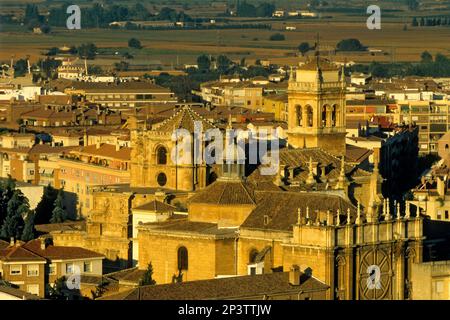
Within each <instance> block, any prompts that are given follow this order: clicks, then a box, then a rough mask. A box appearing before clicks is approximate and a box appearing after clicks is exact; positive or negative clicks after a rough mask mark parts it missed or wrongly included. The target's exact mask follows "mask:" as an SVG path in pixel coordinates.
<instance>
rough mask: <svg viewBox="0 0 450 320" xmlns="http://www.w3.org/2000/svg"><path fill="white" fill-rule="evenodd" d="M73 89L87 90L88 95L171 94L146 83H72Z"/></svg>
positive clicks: (165, 89)
mask: <svg viewBox="0 0 450 320" xmlns="http://www.w3.org/2000/svg"><path fill="white" fill-rule="evenodd" d="M70 86H71V88H73V89H77V90H85V91H86V93H103V92H111V93H122V92H130V93H133V92H167V93H169V92H170V89H167V88H164V87H161V86H158V85H156V84H153V83H150V82H144V81H142V82H141V81H132V82H120V83H105V82H79V81H73V82H71V83H70Z"/></svg>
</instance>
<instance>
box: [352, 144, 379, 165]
mask: <svg viewBox="0 0 450 320" xmlns="http://www.w3.org/2000/svg"><path fill="white" fill-rule="evenodd" d="M381 140H382V139H381ZM372 153H373V150H369V149H366V148H361V147H357V146H354V145H350V144H348V145H347V147H346V149H345V160H347V161H350V162H353V163H361V162H363V161H364V160H366V159H367V158H368V157H369V156H370V155H371V154H372Z"/></svg>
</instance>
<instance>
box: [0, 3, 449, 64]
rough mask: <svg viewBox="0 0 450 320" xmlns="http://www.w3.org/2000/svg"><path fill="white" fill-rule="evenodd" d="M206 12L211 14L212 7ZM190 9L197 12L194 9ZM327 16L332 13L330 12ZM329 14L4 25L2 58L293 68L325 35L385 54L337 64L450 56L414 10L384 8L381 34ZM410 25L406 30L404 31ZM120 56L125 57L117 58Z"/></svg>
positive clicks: (326, 40)
mask: <svg viewBox="0 0 450 320" xmlns="http://www.w3.org/2000/svg"><path fill="white" fill-rule="evenodd" d="M355 2H357V1H355ZM360 2H361V1H360ZM0 3H1V2H0ZM9 3H11V1H9ZM0 5H1V4H0ZM197 9H198V10H200V9H199V8H197ZM198 10H197V11H198ZM202 10H204V11H206V12H207V6H205V7H204V8H203V9H202ZM211 10H212V9H211ZM191 11H195V10H194V9H191ZM200 11H201V10H200ZM189 12H190V10H187V13H189ZM201 12H203V11H201ZM441 13H442V14H443V15H448V16H449V17H450V13H449V11H448V10H446V11H445V10H443V11H442V12H441ZM323 14H324V15H327V13H323ZM426 14H427V12H420V13H418V14H417V16H420V15H426ZM330 15H331V16H332V18H325V17H324V18H323V19H282V20H277V19H270V18H266V19H261V18H253V19H251V18H247V19H245V18H233V20H235V21H239V22H242V21H247V22H250V21H251V22H255V23H270V24H271V25H272V30H268V29H221V30H182V29H174V30H123V29H120V30H113V29H83V28H82V29H81V30H67V29H64V28H53V29H52V32H51V34H48V35H44V34H33V33H32V32H30V31H27V30H26V29H25V28H24V27H21V26H14V27H11V26H9V25H5V26H3V27H0V48H1V50H0V60H2V61H6V60H9V59H10V57H11V55H13V54H14V55H15V57H16V58H21V57H24V56H25V55H29V56H30V58H31V60H32V61H33V62H34V61H36V60H37V59H38V58H40V57H41V56H42V54H43V53H45V52H46V50H48V49H49V48H51V47H61V46H63V45H67V46H71V45H75V46H77V45H79V44H81V43H85V42H94V43H95V44H96V45H97V47H99V48H100V49H101V50H100V53H102V52H103V54H100V55H99V56H98V57H97V58H96V60H95V61H94V62H92V63H94V64H99V65H105V66H106V65H110V64H113V63H114V62H117V61H118V60H120V59H121V56H122V53H123V52H129V53H131V54H132V55H133V56H134V59H132V60H129V62H130V63H131V64H146V63H149V61H160V62H161V63H162V64H163V65H165V66H171V65H174V64H180V65H181V64H185V63H189V64H191V63H194V62H195V61H196V58H197V56H198V55H200V54H202V53H205V54H211V55H217V54H225V55H227V56H228V57H230V58H231V59H233V60H240V59H241V58H245V59H246V60H247V61H248V62H253V61H254V60H256V59H268V60H270V61H271V62H272V63H277V64H294V63H296V62H298V60H299V59H301V58H299V57H296V56H295V53H296V47H297V46H298V45H299V44H300V43H301V42H303V41H308V42H309V43H310V44H311V45H313V44H314V41H315V39H316V37H317V34H319V35H320V41H321V44H322V45H324V46H329V47H330V48H333V47H335V46H336V43H337V42H339V41H340V40H342V39H347V38H357V39H359V40H360V41H361V42H362V43H363V44H364V45H365V46H368V47H370V48H373V49H379V50H382V51H383V54H378V55H375V56H373V55H370V54H369V53H367V52H365V53H345V55H343V54H340V53H337V55H336V56H332V57H331V58H332V59H336V60H344V59H347V60H352V61H356V62H371V61H385V62H388V61H417V60H419V59H420V54H421V53H422V52H423V51H424V50H428V51H429V52H430V53H432V54H435V53H438V52H439V53H442V54H445V55H450V41H449V39H450V26H436V27H421V28H414V27H412V26H411V20H412V16H413V14H412V13H410V12H406V11H401V10H397V9H396V8H393V7H392V6H391V7H389V9H386V10H385V16H383V15H382V21H381V22H382V24H381V27H382V28H381V30H369V29H368V28H367V27H366V19H367V17H368V15H367V14H366V13H365V11H361V12H360V11H358V10H356V11H355V10H353V11H351V12H350V13H348V12H347V13H345V14H344V13H339V12H338V13H336V12H334V13H332V14H330ZM405 24H406V26H407V27H406V30H404V28H405ZM286 26H290V27H295V28H296V30H293V31H286V30H285V28H286ZM276 32H281V33H283V34H284V35H285V37H286V40H284V41H270V40H269V37H270V36H271V35H272V34H273V33H276ZM132 37H135V38H138V39H139V40H140V41H141V43H142V45H143V46H144V48H143V49H141V50H136V49H129V48H127V41H128V39H130V38H132ZM19 52H20V55H19V54H18V53H19ZM115 52H118V53H120V54H119V55H115V54H114V53H115Z"/></svg>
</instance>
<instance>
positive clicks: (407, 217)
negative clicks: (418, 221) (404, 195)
mask: <svg viewBox="0 0 450 320" xmlns="http://www.w3.org/2000/svg"><path fill="white" fill-rule="evenodd" d="M409 218H411V208H410V207H409V201H408V200H406V202H405V219H409Z"/></svg>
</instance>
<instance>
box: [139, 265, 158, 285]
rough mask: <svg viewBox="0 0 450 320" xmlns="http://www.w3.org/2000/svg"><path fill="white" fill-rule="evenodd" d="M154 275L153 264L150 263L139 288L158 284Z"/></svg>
mask: <svg viewBox="0 0 450 320" xmlns="http://www.w3.org/2000/svg"><path fill="white" fill-rule="evenodd" d="M152 275H153V266H152V263H151V262H150V263H149V264H148V266H147V270H145V272H144V274H143V275H142V278H141V280H140V281H139V286H148V285H154V284H156V281H155V280H153V278H152Z"/></svg>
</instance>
